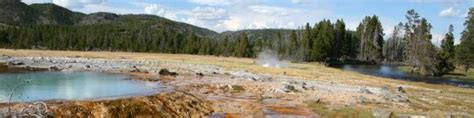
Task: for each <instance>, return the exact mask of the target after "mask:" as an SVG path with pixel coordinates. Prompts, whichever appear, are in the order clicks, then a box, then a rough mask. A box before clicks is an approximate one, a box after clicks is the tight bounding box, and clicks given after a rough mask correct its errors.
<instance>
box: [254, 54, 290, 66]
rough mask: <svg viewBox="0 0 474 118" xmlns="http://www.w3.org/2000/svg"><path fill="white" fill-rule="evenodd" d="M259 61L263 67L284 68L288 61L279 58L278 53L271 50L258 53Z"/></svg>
mask: <svg viewBox="0 0 474 118" xmlns="http://www.w3.org/2000/svg"><path fill="white" fill-rule="evenodd" d="M257 63H258V64H259V65H261V66H263V67H275V68H284V67H287V66H288V62H286V61H282V60H280V59H279V58H278V54H277V53H276V52H274V51H271V50H264V51H262V52H260V53H259V54H258V55H257Z"/></svg>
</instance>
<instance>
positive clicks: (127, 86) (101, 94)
mask: <svg viewBox="0 0 474 118" xmlns="http://www.w3.org/2000/svg"><path fill="white" fill-rule="evenodd" d="M128 78H130V76H127V75H122V74H107V73H98V72H28V73H2V74H0V103H1V102H8V101H9V96H10V95H11V94H12V95H13V96H12V99H11V102H31V101H43V100H56V99H60V100H86V99H97V98H109V97H125V96H142V95H151V94H155V93H157V92H158V91H159V90H160V88H161V87H160V85H159V83H150V82H144V81H134V80H129V79H128Z"/></svg>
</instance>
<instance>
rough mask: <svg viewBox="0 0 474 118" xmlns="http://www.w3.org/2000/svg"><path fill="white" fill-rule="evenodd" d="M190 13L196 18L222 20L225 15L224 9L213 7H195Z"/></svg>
mask: <svg viewBox="0 0 474 118" xmlns="http://www.w3.org/2000/svg"><path fill="white" fill-rule="evenodd" d="M192 13H193V14H192V17H193V18H195V19H198V20H222V19H223V18H224V17H225V16H226V10H224V9H217V8H213V7H204V8H203V7H196V8H194V9H193V10H192Z"/></svg>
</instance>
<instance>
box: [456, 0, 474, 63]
mask: <svg viewBox="0 0 474 118" xmlns="http://www.w3.org/2000/svg"><path fill="white" fill-rule="evenodd" d="M464 26H465V29H464V31H463V32H462V36H461V44H459V46H458V48H457V50H456V58H457V60H458V62H459V64H461V65H464V70H465V71H466V72H467V71H468V70H469V69H470V68H471V66H472V65H474V7H473V8H470V9H469V12H468V16H467V17H466V22H465V23H464Z"/></svg>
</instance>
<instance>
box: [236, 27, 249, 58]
mask: <svg viewBox="0 0 474 118" xmlns="http://www.w3.org/2000/svg"><path fill="white" fill-rule="evenodd" d="M234 56H237V57H252V56H253V51H252V47H251V45H250V42H249V39H248V37H247V33H245V32H243V33H242V34H240V36H239V39H238V41H237V45H236V47H235V51H234Z"/></svg>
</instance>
